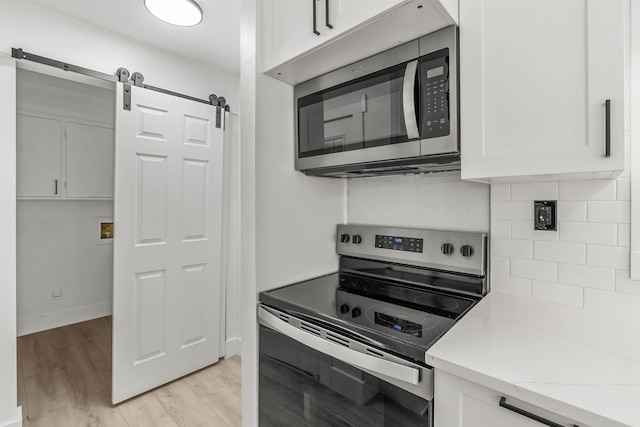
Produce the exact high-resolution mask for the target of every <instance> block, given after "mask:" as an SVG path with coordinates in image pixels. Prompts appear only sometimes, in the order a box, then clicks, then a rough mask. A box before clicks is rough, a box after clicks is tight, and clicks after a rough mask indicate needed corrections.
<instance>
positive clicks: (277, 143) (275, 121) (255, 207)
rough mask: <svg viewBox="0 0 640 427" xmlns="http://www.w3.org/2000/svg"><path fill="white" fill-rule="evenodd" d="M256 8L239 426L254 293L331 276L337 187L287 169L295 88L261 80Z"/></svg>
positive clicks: (245, 63)
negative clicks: (318, 277) (318, 276)
mask: <svg viewBox="0 0 640 427" xmlns="http://www.w3.org/2000/svg"><path fill="white" fill-rule="evenodd" d="M260 6H261V2H260V1H256V0H243V1H242V26H241V50H242V52H241V57H242V63H241V82H240V83H241V84H240V87H241V90H242V104H241V117H242V125H241V126H242V130H241V141H242V218H243V220H242V242H243V251H242V254H243V257H242V263H243V265H242V272H243V273H242V274H243V276H242V285H243V295H242V304H243V305H244V307H243V314H244V316H243V334H242V337H243V342H242V361H243V363H242V365H243V370H242V376H243V377H242V392H243V414H242V422H243V425H245V426H255V425H256V424H257V383H258V377H257V345H258V342H257V319H256V303H257V294H258V292H260V291H263V290H267V289H272V288H275V287H278V286H282V285H286V284H289V283H293V282H296V281H299V280H302V279H306V278H310V277H313V276H317V275H320V274H324V273H329V272H332V271H335V270H337V266H338V265H337V264H338V263H337V255H336V253H335V233H336V231H335V230H336V224H338V223H341V222H342V221H343V213H344V209H343V182H342V181H341V180H335V179H326V178H311V177H307V176H305V175H303V174H301V173H300V172H296V171H295V170H294V167H293V159H294V151H293V148H294V147H293V129H294V126H293V88H292V87H291V86H288V85H286V84H284V83H282V82H279V81H277V80H274V79H271V78H270V77H266V76H264V75H262V70H261V60H260V56H261V54H260V52H261V46H260V42H259V41H260V39H261V37H260V30H261V26H260V24H259V19H260Z"/></svg>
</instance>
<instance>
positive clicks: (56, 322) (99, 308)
mask: <svg viewBox="0 0 640 427" xmlns="http://www.w3.org/2000/svg"><path fill="white" fill-rule="evenodd" d="M111 314H113V304H112V303H111V302H106V303H102V304H94V305H89V306H86V307H79V308H75V309H73V310H67V311H60V312H58V313H49V314H43V315H42V316H38V317H31V318H28V319H21V318H20V314H19V313H18V322H17V328H18V336H22V335H27V334H33V333H35V332H40V331H46V330H47V329H53V328H58V327H60V326H66V325H71V324H73V323H78V322H84V321H86V320H91V319H97V318H98V317H104V316H109V315H111Z"/></svg>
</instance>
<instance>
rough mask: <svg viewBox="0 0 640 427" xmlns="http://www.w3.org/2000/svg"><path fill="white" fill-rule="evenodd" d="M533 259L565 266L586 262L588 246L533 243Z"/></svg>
mask: <svg viewBox="0 0 640 427" xmlns="http://www.w3.org/2000/svg"><path fill="white" fill-rule="evenodd" d="M533 259H536V260H541V261H555V262H560V263H565V264H582V265H584V264H585V262H586V246H585V245H583V244H580V243H560V242H541V241H536V242H533Z"/></svg>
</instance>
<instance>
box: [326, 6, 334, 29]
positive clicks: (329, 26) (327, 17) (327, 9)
mask: <svg viewBox="0 0 640 427" xmlns="http://www.w3.org/2000/svg"><path fill="white" fill-rule="evenodd" d="M330 1H331V0H325V9H326V12H327V14H326V19H325V21H326V22H325V25H326V26H327V28H329V29H331V30H332V29H333V25H331V23H329V2H330Z"/></svg>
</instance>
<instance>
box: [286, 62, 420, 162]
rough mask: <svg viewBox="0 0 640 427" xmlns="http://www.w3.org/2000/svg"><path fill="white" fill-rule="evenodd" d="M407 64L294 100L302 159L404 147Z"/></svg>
mask: <svg viewBox="0 0 640 427" xmlns="http://www.w3.org/2000/svg"><path fill="white" fill-rule="evenodd" d="M404 70H405V64H401V65H399V66H395V67H392V68H389V69H386V70H383V71H380V72H377V73H374V74H371V75H368V76H364V77H361V78H359V79H357V80H354V81H351V82H348V83H346V84H344V85H341V86H338V87H337V88H332V89H330V90H328V91H324V92H318V93H314V94H311V95H308V96H306V97H303V98H300V99H299V100H298V154H299V156H300V157H307V156H313V155H318V154H326V153H334V152H339V151H348V150H358V149H362V148H370V147H376V146H380V145H389V144H395V143H399V142H406V141H407V139H408V138H407V131H406V127H405V123H404V112H403V107H402V84H403V79H404Z"/></svg>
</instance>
